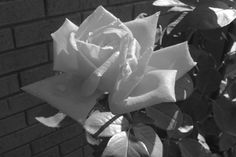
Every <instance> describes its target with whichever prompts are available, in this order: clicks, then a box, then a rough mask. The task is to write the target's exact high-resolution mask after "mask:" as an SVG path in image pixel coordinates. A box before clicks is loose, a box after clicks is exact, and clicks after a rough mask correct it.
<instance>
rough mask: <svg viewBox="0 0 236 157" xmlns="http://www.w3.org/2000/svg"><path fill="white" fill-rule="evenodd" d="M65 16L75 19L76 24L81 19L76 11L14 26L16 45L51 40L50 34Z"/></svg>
mask: <svg viewBox="0 0 236 157" xmlns="http://www.w3.org/2000/svg"><path fill="white" fill-rule="evenodd" d="M65 18H68V19H72V21H73V22H74V21H76V24H78V23H80V19H81V17H80V14H78V13H76V14H72V15H68V16H62V17H59V18H53V19H49V20H42V21H37V22H33V23H29V24H26V25H20V26H17V27H15V28H14V30H15V38H16V46H17V47H21V46H26V45H30V44H34V43H39V42H44V41H49V40H51V39H52V38H51V36H50V34H51V33H53V32H55V31H56V30H57V29H58V28H59V27H60V26H61V25H62V24H63V22H64V21H65ZM75 19H76V20H75Z"/></svg>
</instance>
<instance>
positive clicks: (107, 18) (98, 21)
mask: <svg viewBox="0 0 236 157" xmlns="http://www.w3.org/2000/svg"><path fill="white" fill-rule="evenodd" d="M116 20H117V18H116V17H115V16H114V15H112V14H111V13H110V12H109V11H107V10H106V9H105V8H103V7H102V6H99V7H97V9H96V10H95V11H94V12H93V13H92V14H91V15H89V16H88V17H87V18H86V19H85V20H84V21H83V23H82V24H81V25H80V28H79V30H78V31H77V37H78V39H79V40H82V41H85V40H86V39H88V36H89V34H90V32H93V31H95V30H96V29H98V28H100V27H103V26H107V25H109V24H110V23H112V22H114V21H116Z"/></svg>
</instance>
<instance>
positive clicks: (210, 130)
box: [198, 116, 221, 137]
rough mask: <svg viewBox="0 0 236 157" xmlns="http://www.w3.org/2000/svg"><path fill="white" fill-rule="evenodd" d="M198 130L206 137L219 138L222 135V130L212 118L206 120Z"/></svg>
mask: <svg viewBox="0 0 236 157" xmlns="http://www.w3.org/2000/svg"><path fill="white" fill-rule="evenodd" d="M198 129H200V132H201V133H202V134H203V135H205V136H212V137H213V136H215V137H218V136H219V135H220V133H221V130H220V129H219V127H218V126H217V125H216V122H215V120H214V118H213V117H212V116H209V117H208V118H207V119H205V120H204V122H203V123H201V124H200V125H199V127H198Z"/></svg>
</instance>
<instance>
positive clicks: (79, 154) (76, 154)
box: [64, 148, 87, 157]
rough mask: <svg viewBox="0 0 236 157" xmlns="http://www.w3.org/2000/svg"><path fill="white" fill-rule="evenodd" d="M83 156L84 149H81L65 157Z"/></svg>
mask: <svg viewBox="0 0 236 157" xmlns="http://www.w3.org/2000/svg"><path fill="white" fill-rule="evenodd" d="M82 156H83V149H82V148H80V149H77V150H76V151H74V152H72V153H70V154H68V155H66V156H64V157H82ZM84 157H87V156H84Z"/></svg>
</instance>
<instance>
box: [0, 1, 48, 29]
mask: <svg viewBox="0 0 236 157" xmlns="http://www.w3.org/2000/svg"><path fill="white" fill-rule="evenodd" d="M43 16H44V3H43V0H27V1H26V0H17V1H11V2H4V3H0V26H2V25H6V24H12V23H18V22H23V21H27V20H32V19H36V18H40V17H43Z"/></svg>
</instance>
